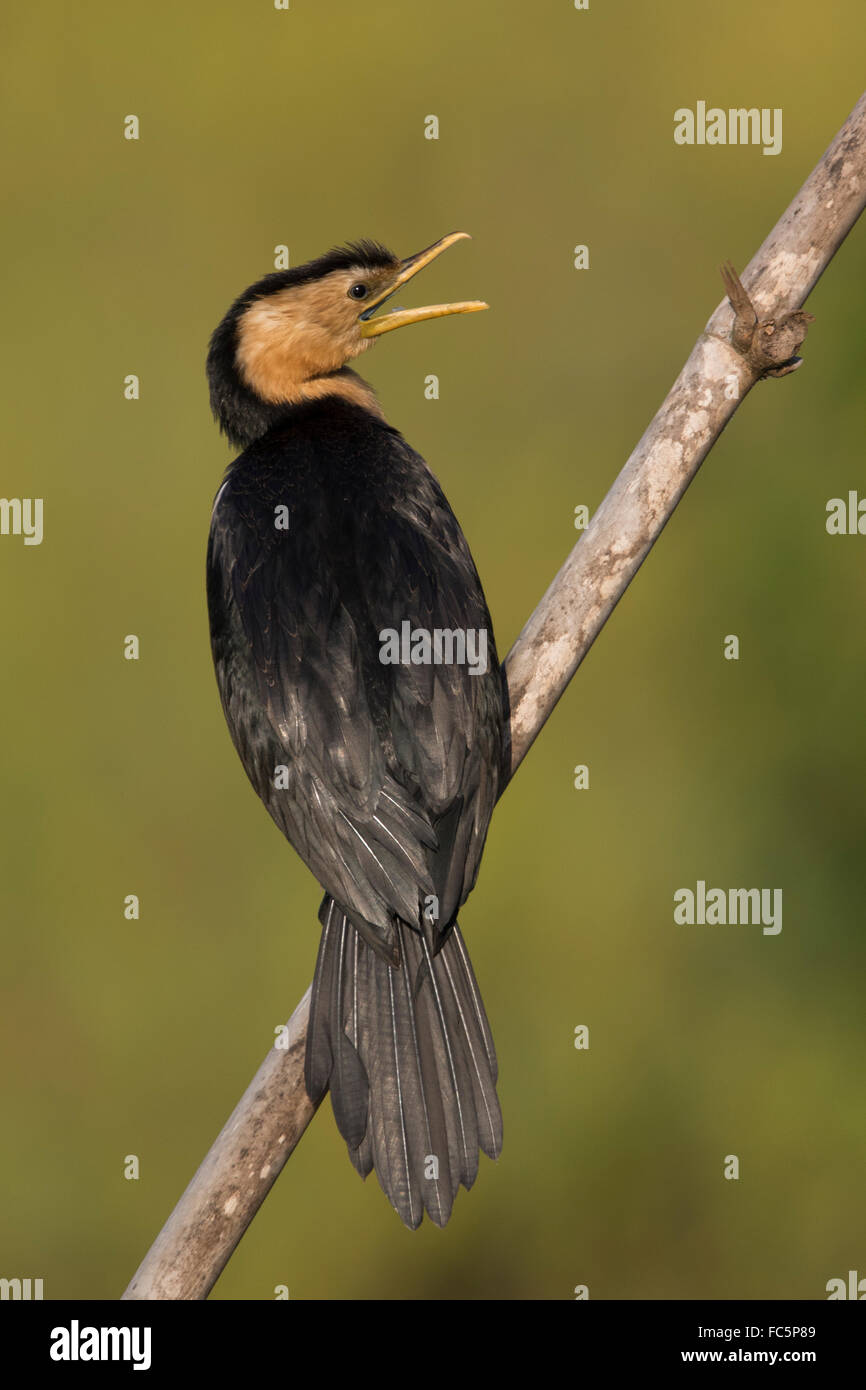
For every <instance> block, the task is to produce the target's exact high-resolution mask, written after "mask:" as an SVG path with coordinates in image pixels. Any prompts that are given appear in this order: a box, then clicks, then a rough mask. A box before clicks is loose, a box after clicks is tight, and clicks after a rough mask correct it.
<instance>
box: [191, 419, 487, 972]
mask: <svg viewBox="0 0 866 1390" xmlns="http://www.w3.org/2000/svg"><path fill="white" fill-rule="evenodd" d="M208 601H209V608H210V620H211V636H212V643H213V653H214V661H215V665H216V672H217V680H218V683H219V687H220V693H221V696H222V701H223V706H224V709H225V713H226V718H227V720H228V723H229V727H230V730H231V733H232V737H233V739H234V742H235V745H236V747H237V749H238V752H239V753H240V756H241V758H242V761H243V763H244V766H245V768H246V770H247V773H248V775H249V777H250V780H251V781H252V783H253V786H254V787H255V789H256V791H257V792H258V794H259V796H260V797H261V798H262V800H263V801H264V803H265V805H266V806H267V808H268V810H269V812H270V814H271V815H272V817H273V818H274V820H275V821H276V823H277V824H278V825H279V826H280V828H281V829H282V830H283V832H284V833H285V835H286V836H287V838H288V839H289V840H290V842H291V843H292V844H293V845H294V846H295V848H296V849H297V851H298V852H299V854H300V855H301V857H302V858H303V859H304V860H305V862H306V863H307V864H308V865H309V867H310V868H311V869H312V871H313V872H314V873H315V875H316V877H317V878H318V879H319V881H320V883H321V884H322V886H323V887H324V888H325V889H326V891H327V892H328V893H329V894H330V895H331V896H332V897H333V898H334V899H335V901H336V902H337V903H338V904H339V905H340V907H341V908H342V909H344V910H345V912H346V913H347V915H348V917H349V918H350V920H351V921H352V922H353V923H354V924H355V926H356V927H357V928H358V930H359V931H360V932H361V934H362V936H363V937H364V939H365V940H367V941H368V942H369V943H370V944H371V945H373V946H374V947H375V948H376V949H378V950H379V951H381V952H384V953H385V954H386V955H392V956H393V952H394V943H395V934H394V922H395V919H400V920H402V921H404V922H406V923H408V924H409V925H410V926H412V927H421V928H422V929H425V928H426V929H429V928H430V924H431V923H432V927H433V929H432V937H431V940H432V943H433V944H434V945H435V944H436V943H437V942H438V941H439V940H440V939H441V937H442V936H444V934H445V933H446V932H447V930H448V928H449V927H450V925H451V923H452V922H453V920H454V916H455V914H456V912H457V909H458V908H459V906H460V905H461V903H462V902H463V901H464V900H465V898H466V896H467V895H468V893H469V891H470V890H471V888H472V886H473V884H474V882H475V877H476V875H477V872H478V864H479V860H480V856H481V851H482V849H483V845H484V839H485V836H486V833H487V827H488V823H489V820H490V815H491V813H492V810H493V805H494V803H495V800H496V796H497V791H498V785H499V778H500V768H501V759H502V742H503V732H502V731H503V724H504V694H503V683H502V673H501V670H500V667H499V664H498V660H497V655H496V649H495V644H494V641H493V633H492V627H491V623H490V617H489V613H488V611H487V606H486V603H485V600H484V595H483V592H482V589H481V584H480V581H479V579H478V575H477V572H476V570H475V566H474V564H473V561H472V557H471V555H470V552H469V548H468V546H467V543H466V541H465V538H464V537H463V534H462V532H461V530H460V527H459V525H458V523H457V521H456V519H455V517H454V515H453V513H452V511H451V509H450V507H449V505H448V503H447V501H446V499H445V497H444V495H443V493H442V491H441V488H440V487H439V485H438V483H437V482H436V480H435V478H434V477H433V475H432V474H431V473H430V471H429V469H428V468H427V466H426V465H425V463H424V461H423V460H422V459H421V458H420V457H419V456H418V455H417V454H416V453H415V452H414V451H413V450H412V449H410V448H409V446H408V445H407V444H406V443H405V441H404V440H403V439H402V437H401V436H400V435H399V433H398V432H397V431H396V430H393V429H392V428H391V427H390V426H388V425H387V424H385V422H384V421H382V420H380V419H378V418H377V417H376V416H375V415H373V414H372V413H371V412H370V411H368V410H366V409H364V408H362V407H361V406H358V405H354V404H352V403H350V402H348V401H344V400H340V399H336V398H334V399H330V400H329V399H325V400H322V401H317V402H311V403H309V404H305V405H303V406H300V407H298V408H296V409H295V410H293V411H292V412H290V413H289V414H288V415H287V418H286V420H285V422H284V423H282V424H281V425H279V426H277V427H276V428H274V429H272V430H271V431H270V432H269V433H268V434H267V435H266V436H265V437H264V438H263V439H261V440H259V441H257V442H256V443H254V444H253V445H251V446H250V447H248V448H247V449H246V450H245V452H244V453H243V454H242V455H241V456H240V457H239V458H238V459H237V460H236V461H235V462H234V463H233V464H232V465H231V466H230V468H229V470H228V474H227V477H226V480H225V482H224V484H223V487H222V488H221V489H220V492H219V493H218V495H217V501H216V503H215V506H214V513H213V520H212V524H211V534H210V544H209V548H208ZM407 624H408V627H407ZM437 631H438V632H440V633H445V634H449V635H448V636H447V637H446V638H444V639H443V640H442V641H441V642H440V644H439V647H438V649H437V648H436V645H435V642H436V639H435V635H434V634H435V633H436V632H437ZM389 633H390V634H394V636H393V637H388V636H387V634H389ZM418 633H421V634H424V633H427V634H430V636H431V647H430V649H429V655H430V659H429V660H426V661H425V660H421V661H420V662H417V663H416V662H414V661H413V660H412V659H411V657H412V647H413V645H414V648H415V652H416V654H417V653H419V652H420V655H421V656H422V657H423V655H424V642H423V636H422V638H420V639H419V638H417V637H416V638H415V639H414V643H413V638H412V635H411V634H418ZM383 634H386V635H383ZM480 634H483V638H482V637H481V636H480ZM419 643H420V646H419ZM437 650H438V655H439V657H440V660H439V661H437V660H436V654H437ZM461 652H462V655H463V660H462V661H461V660H459V659H455V658H458V657H459V656H460V655H461ZM482 655H483V658H484V662H483V664H484V667H485V669H483V670H482V669H481V666H482V661H481V659H480V658H481V656H482ZM473 656H474V658H475V659H474V663H473V661H471V660H470V658H472V657H473ZM407 657H408V658H409V659H408V660H407ZM383 658H384V659H383ZM449 658H450V659H449ZM473 665H474V670H473ZM431 904H432V907H431Z"/></svg>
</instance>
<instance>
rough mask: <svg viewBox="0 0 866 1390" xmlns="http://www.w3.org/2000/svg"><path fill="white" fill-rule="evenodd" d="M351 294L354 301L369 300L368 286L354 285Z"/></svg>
mask: <svg viewBox="0 0 866 1390" xmlns="http://www.w3.org/2000/svg"><path fill="white" fill-rule="evenodd" d="M349 294H350V295H351V296H352V298H353V299H366V298H367V286H366V285H353V286H352V288H351V289H350V290H349Z"/></svg>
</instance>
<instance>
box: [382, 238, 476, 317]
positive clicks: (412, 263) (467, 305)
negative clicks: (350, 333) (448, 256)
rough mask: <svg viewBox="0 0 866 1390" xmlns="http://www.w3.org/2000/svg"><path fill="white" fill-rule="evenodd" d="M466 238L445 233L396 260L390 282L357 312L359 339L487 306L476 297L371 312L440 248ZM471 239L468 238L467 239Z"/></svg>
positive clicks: (441, 250)
mask: <svg viewBox="0 0 866 1390" xmlns="http://www.w3.org/2000/svg"><path fill="white" fill-rule="evenodd" d="M466 238H469V233H468V232H449V233H448V235H447V236H444V237H442V239H441V241H434V243H433V245H432V246H428V247H427V249H426V251H419V252H418V254H417V255H415V256H407V258H406V260H405V261H401V262H400V270H399V273H398V274H397V276H396V277H395V279H394V280H392V281H391V284H390V285H388V286H386V288H385V289H384V290H382V291H380V293H379V294H377V295H376V297H375V299H371V300H368V301H367V304H366V306H365V308H364V312H363V314H359V315H358V321H359V323H360V324H361V337H362V338H377V337H378V336H379V334H380V333H390V332H391V329H392V328H402V327H403V325H404V324H407V323H421V322H422V321H423V320H424V319H441V318H444V317H445V315H446V314H475V313H477V312H478V310H479V309H487V308H489V305H487V304H485V303H484V302H483V301H482V300H480V299H462V300H460V301H458V302H457V303H456V304H427V305H425V306H424V308H422V309H395V310H394V311H393V312H392V313H390V314H383V315H382V316H381V318H378V319H374V318H372V315H373V314H374V313H375V312H376V310H377V309H378V308H379V305H380V304H384V302H385V300H386V299H390V298H391V295H392V294H396V293H397V290H399V288H400V286H401V285H405V284H406V282H407V280H411V279H412V276H413V275H417V274H418V271H419V270H423V269H424V267H425V265H429V264H430V262H431V261H435V259H436V257H437V256H441V254H442V252H443V251H447V250H448V247H449V246H453V245H454V243H455V241H463V240H464V239H466ZM469 239H470V240H471V238H469Z"/></svg>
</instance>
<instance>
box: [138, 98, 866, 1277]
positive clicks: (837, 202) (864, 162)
mask: <svg viewBox="0 0 866 1390" xmlns="http://www.w3.org/2000/svg"><path fill="white" fill-rule="evenodd" d="M864 202H866V95H864V96H863V97H861V99H860V101H859V102H858V104H857V106H856V107H855V108H854V110H853V111H852V113H851V115H850V116H849V117H848V119H847V121H846V122H845V124H844V126H843V127H842V129H841V130H840V131H839V133H838V135H837V136H836V138H835V139H834V140H833V142H832V144H831V145H830V147H829V148H828V150H827V151H826V153H825V154H824V155H823V156H822V158H821V160H820V161H819V163H818V165H817V166H816V168H815V169H814V170H813V171H812V173H811V174H810V175H809V178H808V179H807V180H806V182H805V183H804V185H803V187H802V188H801V189H800V192H799V193H798V194H797V196H796V198H795V199H794V201H793V202H792V203H791V205H790V207H789V208H788V209H787V211H786V212H785V213H784V214H783V215H782V217H781V218H780V219H779V221H778V222H777V224H776V226H775V227H774V228H773V230H772V231H771V233H770V235H769V236H768V237H767V239H766V241H765V242H764V244H763V246H762V247H761V249H760V250H759V251H758V252H757V254H756V255H755V256H753V258H752V260H751V261H750V262H749V265H748V266H747V268H746V270H745V272H744V274H743V277H742V284H741V283H740V281H739V279H738V277H737V276H736V273H735V272H734V271H733V268H732V267H728V268H726V269H725V270H723V278H724V281H725V287H726V289H727V290H728V292H729V293H730V294H731V295H732V301H731V302H729V301H728V299H727V298H726V299H725V300H723V302H722V303H721V304H720V305H719V306H718V308H717V309H716V310H715V312H714V313H713V314H712V316H711V318H710V320H709V322H708V323H707V325H706V328H705V329H704V331H703V333H702V334H701V336H700V337H699V338H698V341H697V342H696V344H695V346H694V348H693V350H692V352H691V354H690V356H689V359H688V361H687V362H686V364H685V366H684V367H683V369H682V371H681V372H680V374H679V376H678V377H677V380H676V381H675V383H674V385H673V387H672V388H671V390H670V392H669V393H668V396H667V397H666V399H665V401H664V403H663V405H662V407H661V409H660V410H659V411H658V413H657V415H656V416H655V418H654V419H653V421H652V423H651V424H650V426H649V428H648V429H647V430H646V432H645V434H644V435H643V438H642V439H641V440H640V442H639V443H638V445H637V448H636V449H635V450H634V452H633V454H632V455H631V457H630V459H629V460H628V462H627V463H626V465H625V467H624V468H623V470H622V472H621V473H620V475H619V477H618V478H617V480H616V482H615V483H614V485H613V487H612V488H611V490H610V492H609V493H608V495H607V497H605V499H604V501H603V502H602V504H601V506H600V507H599V509H598V511H597V512H596V513H595V515H594V516H593V518H592V521H591V522H590V524H589V526H588V527H587V529H586V531H585V532H584V534H583V536H582V537H581V539H580V541H579V542H578V544H577V545H576V546H575V547H574V549H573V550H572V552H571V554H570V555H569V556H568V559H567V560H566V561H565V564H564V565H563V566H562V569H561V570H560V571H559V573H558V574H557V576H556V578H555V579H554V581H553V583H552V584H551V586H550V588H549V589H548V590H547V593H546V594H545V595H544V598H543V599H542V600H541V602H540V604H539V605H538V607H537V608H536V610H535V612H534V613H533V615H532V617H531V618H530V619H529V621H528V623H527V624H526V626H525V627H524V629H523V631H522V632H521V634H520V636H519V637H518V639H517V641H516V642H515V644H514V647H513V648H512V650H511V652H510V654H509V656H508V658H507V661H506V673H507V678H508V689H509V695H510V701H511V772H512V775H513V773H514V772H515V771H516V769H517V767H518V766H519V764H520V762H521V761H522V759H523V758H524V757H525V756H526V753H527V751H528V749H529V747H530V746H531V744H532V742H533V740H534V739H535V738H536V737H537V735H538V733H539V731H540V730H541V728H542V727H543V725H544V722H545V720H546V719H547V717H548V715H549V714H550V712H551V710H552V709H553V707H554V705H555V704H556V702H557V700H558V699H559V697H560V696H561V695H562V693H563V691H564V690H565V688H566V686H567V685H568V683H569V681H570V680H571V677H572V676H573V675H574V673H575V671H576V670H577V668H578V666H579V665H580V662H581V661H582V660H583V658H584V656H585V655H586V653H587V651H588V650H589V648H590V646H591V645H592V643H593V642H594V640H595V638H596V636H597V635H598V633H599V632H600V630H601V628H602V627H603V625H604V623H605V622H606V621H607V619H608V618H609V617H610V614H611V613H612V611H613V609H614V607H615V605H616V603H617V602H618V600H619V598H620V597H621V595H622V594H623V593H624V591H625V589H626V588H627V587H628V585H629V583H630V582H631V580H632V579H633V578H634V575H635V574H636V573H637V570H638V569H639V568H640V565H641V564H642V562H643V560H644V559H645V557H646V555H647V554H648V552H649V550H650V548H651V547H652V545H653V543H654V541H655V540H656V538H657V537H658V535H659V534H660V532H661V530H662V528H663V526H664V525H665V522H666V521H667V520H668V518H669V517H670V516H671V514H672V512H673V510H674V508H675V507H676V505H677V503H678V501H679V499H680V498H681V497H682V495H683V493H684V492H685V490H686V488H687V487H688V485H689V483H690V482H691V480H692V478H693V477H694V476H695V474H696V473H697V471H698V469H699V467H700V465H701V463H702V462H703V460H704V458H705V457H706V455H707V453H708V452H709V450H710V448H711V447H712V445H713V444H714V443H715V441H716V440H717V439H718V437H719V435H720V434H721V432H722V430H723V429H724V427H725V425H726V424H727V422H728V420H730V418H731V416H732V415H733V413H734V411H735V410H736V409H737V406H738V405H739V404H740V402H741V401H742V400H743V398H744V397H745V396H746V394H747V393H748V392H749V391H750V390H751V388H752V387H753V386H754V384H755V382H756V381H758V380H759V379H760V378H761V377H762V376H765V375H770V374H772V375H783V374H785V373H786V372H788V371H792V370H793V369H794V367H795V366H796V365H798V361H799V359H797V358H795V356H794V353H795V352H796V348H797V347H798V346H799V344H800V343H801V342H802V339H803V336H804V335H805V330H806V324H807V322H808V319H809V318H810V317H811V315H803V314H799V313H798V310H799V309H800V307H801V305H802V304H803V301H804V300H805V299H806V297H807V295H808V294H809V292H810V290H811V289H812V288H813V286H814V285H815V283H816V282H817V280H818V279H819V277H820V275H821V274H822V272H823V271H824V269H825V268H826V266H827V265H828V264H829V262H830V260H831V259H832V257H833V255H834V254H835V252H836V251H837V250H838V248H839V246H840V245H841V244H842V242H843V240H844V239H845V237H846V236H847V234H848V232H849V231H850V230H851V228H852V227H853V225H854V223H855V222H856V220H857V218H858V216H859V215H860V213H861V211H862V209H863V206H864ZM744 287H745V288H744ZM732 304H733V305H734V306H735V308H734V307H732ZM735 309H736V312H735ZM734 344H736V346H735V345H734ZM309 1000H310V995H309V990H308V991H307V993H306V995H305V996H304V998H303V999H302V1000H301V1003H300V1004H299V1005H298V1007H297V1009H296V1010H295V1012H294V1014H293V1015H292V1018H291V1021H290V1023H289V1039H288V1041H289V1046H288V1048H287V1050H280V1049H278V1048H276V1047H272V1048H271V1049H270V1051H269V1052H268V1055H267V1057H266V1058H265V1060H264V1062H263V1063H262V1065H261V1067H260V1068H259V1070H258V1072H257V1073H256V1075H255V1077H254V1078H253V1081H252V1082H251V1084H250V1086H249V1087H248V1088H247V1090H246V1092H245V1093H244V1095H243V1096H242V1097H241V1100H240V1102H239V1103H238V1105H237V1108H236V1109H235V1111H234V1113H233V1114H232V1116H231V1118H230V1119H229V1121H228V1123H227V1124H226V1125H225V1127H224V1129H223V1130H222V1132H221V1133H220V1135H219V1137H218V1138H217V1140H216V1142H215V1143H214V1145H213V1147H212V1148H211V1150H210V1152H209V1153H208V1155H207V1157H206V1158H205V1160H204V1162H203V1163H202V1165H201V1167H200V1168H199V1170H198V1172H197V1173H196V1174H195V1177H194V1178H193V1179H192V1181H191V1183H190V1184H189V1187H188V1188H187V1189H186V1192H185V1193H184V1194H183V1196H182V1197H181V1199H180V1201H179V1202H178V1204H177V1206H176V1207H175V1209H174V1211H173V1212H172V1214H171V1216H170V1217H169V1219H168V1221H167V1222H166V1224H165V1226H164V1227H163V1230H162V1231H161V1233H160V1235H159V1236H158V1238H157V1240H156V1242H155V1244H154V1245H153V1247H152V1249H151V1250H150V1251H149V1253H148V1254H147V1255H146V1256H145V1259H144V1261H143V1262H142V1264H141V1266H140V1268H139V1269H138V1271H137V1273H136V1274H135V1276H134V1278H133V1280H132V1282H131V1284H130V1285H129V1288H128V1289H127V1290H126V1292H125V1294H124V1295H123V1297H124V1298H125V1299H203V1298H206V1297H207V1295H208V1293H209V1292H210V1290H211V1288H212V1287H213V1285H214V1284H215V1283H216V1280H217V1279H218V1278H219V1275H220V1274H221V1272H222V1270H223V1269H224V1268H225V1265H226V1263H227V1262H228V1260H229V1258H230V1256H231V1254H232V1251H233V1250H234V1249H235V1246H236V1245H237V1243H238V1241H239V1240H240V1238H241V1236H242V1235H243V1233H244V1231H245V1230H246V1228H247V1226H248V1225H249V1224H250V1222H251V1221H252V1218H253V1216H254V1215H255V1213H256V1212H257V1210H258V1208H259V1207H260V1206H261V1204H262V1202H263V1201H264V1199H265V1197H266V1196H267V1193H268V1192H269V1191H270V1188H271V1186H272V1185H273V1183H274V1181H275V1179H276V1177H277V1175H278V1173H279V1172H280V1170H281V1168H282V1167H283V1164H284V1163H285V1161H286V1159H287V1158H288V1156H289V1154H290V1153H291V1152H292V1149H293V1148H294V1147H295V1145H296V1144H297V1142H298V1140H299V1139H300V1138H301V1135H302V1134H303V1132H304V1130H305V1129H306V1127H307V1125H308V1124H309V1122H310V1120H311V1119H312V1117H313V1114H314V1107H313V1106H312V1104H311V1103H310V1101H309V1099H308V1097H307V1095H306V1091H305V1090H304V1079H303V1073H304V1049H305V1042H306V1029H307V1020H308V1015H309Z"/></svg>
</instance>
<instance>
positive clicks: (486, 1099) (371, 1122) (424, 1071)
mask: <svg viewBox="0 0 866 1390" xmlns="http://www.w3.org/2000/svg"><path fill="white" fill-rule="evenodd" d="M322 908H323V911H322V914H321V916H322V921H323V925H324V931H323V932H322V942H321V945H320V947H319V958H318V961H317V962H316V975H315V979H314V980H313V994H312V1005H311V1011H310V1025H309V1031H308V1035H307V1054H306V1063H305V1072H304V1075H305V1081H306V1086H307V1091H308V1092H309V1094H310V1097H311V1099H312V1100H314V1101H318V1100H320V1099H321V1097H322V1096H323V1095H324V1093H325V1091H326V1090H327V1089H328V1087H329V1086H330V1089H331V1100H332V1103H333V1107H334V1116H335V1118H336V1121H337V1126H338V1128H339V1130H340V1133H341V1134H342V1136H343V1138H344V1139H345V1140H346V1143H347V1144H348V1146H349V1156H350V1158H351V1160H352V1162H353V1163H354V1165H355V1167H356V1168H357V1169H358V1172H359V1173H360V1174H361V1176H362V1177H364V1178H365V1177H366V1176H367V1174H368V1173H369V1172H370V1170H371V1168H375V1169H376V1173H377V1174H378V1177H379V1181H380V1183H381V1184H382V1187H383V1189H384V1191H385V1193H386V1194H387V1196H388V1198H389V1199H390V1201H391V1204H392V1205H393V1207H394V1208H395V1209H396V1211H397V1212H398V1213H399V1215H400V1216H401V1217H402V1219H403V1220H404V1221H405V1223H406V1225H407V1226H410V1227H412V1229H414V1228H415V1227H416V1226H418V1225H419V1223H420V1221H421V1218H422V1216H423V1214H424V1210H425V1208H426V1210H427V1212H428V1214H429V1216H430V1217H431V1219H432V1220H433V1221H435V1222H436V1224H437V1226H444V1225H445V1223H446V1221H447V1220H448V1217H449V1216H450V1215H451V1207H452V1205H453V1203H454V1198H455V1196H456V1195H457V1189H458V1187H459V1186H460V1184H461V1183H462V1184H463V1186H464V1187H471V1186H472V1184H473V1182H474V1181H475V1176H476V1174H477V1172H478V1150H479V1148H481V1149H483V1150H484V1152H485V1153H486V1154H487V1155H488V1156H489V1157H490V1158H498V1157H499V1153H500V1151H501V1148H502V1116H501V1113H500V1110H499V1101H498V1100H497V1097H496V1076H497V1066H496V1053H495V1052H494V1050H493V1039H492V1037H491V1035H490V1027H489V1025H488V1023H487V1018H486V1016H485V1013H484V1005H483V1004H482V1002H481V995H480V994H479V992H478V986H477V984H476V982H475V976H474V974H473V972H472V966H471V965H470V963H469V956H468V953H467V951H466V947H465V945H464V944H463V938H462V936H461V935H460V931H459V929H458V927H457V923H456V922H455V923H454V926H453V928H452V930H451V932H450V934H449V936H448V938H447V940H446V942H445V944H444V946H442V948H441V950H440V951H439V952H438V954H436V955H433V953H432V950H431V948H430V947H429V945H428V943H427V942H426V941H425V939H424V937H423V936H421V935H420V933H418V932H416V931H412V930H411V929H410V928H409V927H407V926H405V925H404V924H400V925H399V926H398V928H397V930H398V938H399V948H400V964H399V965H397V966H395V965H389V964H388V963H387V961H386V960H384V958H383V957H382V956H381V955H379V953H378V952H376V951H374V950H373V949H371V947H370V946H368V945H367V943H366V942H365V941H364V940H362V938H361V937H360V936H359V935H358V932H357V930H356V928H355V927H354V926H353V925H352V923H351V922H349V921H348V919H347V918H346V916H345V914H344V913H343V912H342V911H341V910H340V908H339V907H337V905H336V903H335V902H334V901H333V899H331V898H326V899H325V901H324V903H323V904H322Z"/></svg>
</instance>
